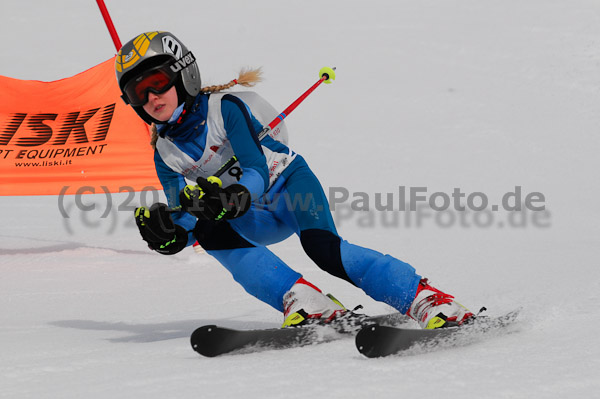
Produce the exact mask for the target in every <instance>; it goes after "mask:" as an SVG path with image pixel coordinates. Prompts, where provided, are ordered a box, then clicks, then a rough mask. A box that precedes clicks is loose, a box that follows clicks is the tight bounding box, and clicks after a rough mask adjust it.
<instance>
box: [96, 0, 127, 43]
mask: <svg viewBox="0 0 600 399" xmlns="http://www.w3.org/2000/svg"><path fill="white" fill-rule="evenodd" d="M96 3H98V8H99V9H100V12H101V13H102V17H103V18H104V22H105V23H106V27H107V28H108V32H109V33H110V37H112V40H113V43H114V44H115V48H116V49H117V51H119V50H121V47H122V46H121V40H120V39H119V35H118V34H117V30H116V29H115V26H114V25H113V22H112V19H111V18H110V14H109V13H108V10H107V9H106V5H105V4H104V0H96Z"/></svg>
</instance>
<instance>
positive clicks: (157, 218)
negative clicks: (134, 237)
mask: <svg viewBox="0 0 600 399" xmlns="http://www.w3.org/2000/svg"><path fill="white" fill-rule="evenodd" d="M168 209H169V208H168V207H167V205H165V204H161V203H160V202H159V203H156V204H154V205H152V206H151V207H150V208H149V209H148V208H146V207H143V206H142V207H140V208H136V209H135V224H136V225H137V227H138V229H139V230H140V234H141V235H142V238H143V239H144V241H146V242H147V243H148V247H150V249H152V250H154V251H156V252H159V253H161V254H163V255H173V254H175V253H177V252H179V251H181V250H182V249H183V248H185V246H186V245H187V232H186V231H185V229H184V228H183V227H181V226H179V225H176V224H175V223H173V219H171V215H170V213H169V212H168V211H167V210H168Z"/></svg>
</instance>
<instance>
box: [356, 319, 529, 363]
mask: <svg viewBox="0 0 600 399" xmlns="http://www.w3.org/2000/svg"><path fill="white" fill-rule="evenodd" d="M519 312H520V309H517V310H514V311H511V312H508V313H506V314H504V315H502V316H499V317H491V316H478V317H477V318H476V319H475V320H473V321H472V322H471V323H469V324H466V325H463V326H460V327H448V328H439V329H434V330H423V329H413V328H399V327H394V326H384V325H380V324H379V323H374V324H372V325H367V326H364V327H362V328H361V329H360V331H359V332H358V333H357V334H356V338H355V342H356V348H357V349H358V351H359V352H360V353H362V354H363V355H364V356H366V357H370V358H373V357H384V356H389V355H394V354H401V353H409V352H410V351H411V350H413V351H414V352H415V353H422V352H428V351H431V350H435V349H439V348H448V347H454V346H462V345H467V344H470V343H473V342H476V341H477V340H479V339H481V338H483V337H484V336H489V335H490V334H491V333H494V332H499V331H501V330H504V329H506V328H507V327H508V326H510V325H511V324H513V322H514V321H515V320H516V319H517V317H518V315H519Z"/></svg>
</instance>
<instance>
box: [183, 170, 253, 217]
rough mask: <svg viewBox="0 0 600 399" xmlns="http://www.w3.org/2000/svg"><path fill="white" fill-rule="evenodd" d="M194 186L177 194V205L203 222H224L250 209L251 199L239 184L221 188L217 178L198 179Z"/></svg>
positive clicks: (245, 189) (244, 188) (246, 190)
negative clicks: (203, 220)
mask: <svg viewBox="0 0 600 399" xmlns="http://www.w3.org/2000/svg"><path fill="white" fill-rule="evenodd" d="M196 183H197V184H196V185H195V186H193V185H191V184H190V185H187V186H185V187H184V188H183V190H181V192H180V193H179V203H180V204H181V207H182V208H183V210H185V211H186V212H188V213H190V214H191V215H193V216H195V217H197V218H198V219H205V220H215V221H219V220H226V219H234V218H238V217H240V216H242V215H243V214H244V213H246V211H247V210H248V209H249V208H250V204H251V202H252V199H251V197H250V192H249V191H248V189H247V188H246V187H244V186H242V185H241V184H232V185H231V186H229V187H226V188H222V187H221V180H219V178H217V177H214V176H210V177H209V178H208V179H205V178H203V177H199V178H198V179H197V180H196Z"/></svg>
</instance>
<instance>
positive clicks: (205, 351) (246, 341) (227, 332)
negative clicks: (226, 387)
mask: <svg viewBox="0 0 600 399" xmlns="http://www.w3.org/2000/svg"><path fill="white" fill-rule="evenodd" d="M409 320H411V319H409V318H408V317H407V316H405V315H402V314H400V313H391V314H386V315H381V316H374V317H367V316H364V315H356V314H352V316H351V317H350V318H341V319H336V320H334V321H333V322H331V323H329V324H308V325H305V326H301V327H288V328H268V329H256V330H237V329H232V328H226V327H220V326H216V325H207V326H202V327H200V328H198V329H196V330H195V331H194V332H193V333H192V336H191V339H190V343H191V345H192V348H193V349H194V350H195V351H196V352H198V353H199V354H201V355H203V356H207V357H215V356H219V355H223V354H225V353H230V352H235V353H249V352H257V351H260V350H266V349H286V348H293V347H299V346H306V345H312V344H317V343H324V342H330V341H334V340H338V339H341V338H344V337H348V336H351V335H354V334H355V333H356V332H357V331H358V330H359V329H360V328H361V327H362V326H363V325H365V324H372V323H378V324H381V325H401V324H403V323H405V322H408V321H409Z"/></svg>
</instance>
